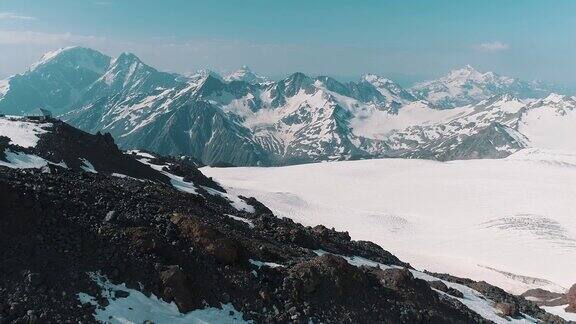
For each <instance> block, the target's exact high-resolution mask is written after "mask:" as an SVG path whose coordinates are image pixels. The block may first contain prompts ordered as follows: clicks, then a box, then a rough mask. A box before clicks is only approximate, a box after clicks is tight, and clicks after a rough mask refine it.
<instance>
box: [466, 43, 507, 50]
mask: <svg viewBox="0 0 576 324" xmlns="http://www.w3.org/2000/svg"><path fill="white" fill-rule="evenodd" d="M475 48H476V49H477V50H479V51H482V52H502V51H506V50H509V49H510V45H508V44H506V43H503V42H500V41H493V42H486V43H481V44H478V45H476V46H475Z"/></svg>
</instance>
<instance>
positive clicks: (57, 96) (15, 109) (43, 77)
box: [0, 47, 111, 115]
mask: <svg viewBox="0 0 576 324" xmlns="http://www.w3.org/2000/svg"><path fill="white" fill-rule="evenodd" d="M110 61H111V58H110V57H109V56H106V55H104V54H102V53H100V52H98V51H95V50H91V49H88V48H83V47H68V48H64V49H60V50H57V51H54V52H50V53H47V54H45V55H44V56H43V57H42V59H41V60H40V61H38V62H37V63H35V64H34V65H32V66H31V67H30V69H28V70H27V71H25V72H24V73H22V74H18V75H14V76H11V77H9V78H8V79H5V80H3V81H0V112H3V113H6V114H18V115H19V114H23V113H26V112H29V111H32V110H34V109H36V108H46V109H49V110H51V111H53V112H54V113H55V114H59V113H63V112H66V111H67V110H68V109H69V108H70V107H71V105H72V104H74V103H76V102H77V101H78V100H79V99H80V97H81V96H82V95H83V94H84V92H85V91H86V90H87V89H88V88H89V87H90V86H91V85H92V84H93V83H94V82H95V81H96V80H98V79H99V78H100V77H101V76H102V75H103V73H104V72H105V71H106V70H107V69H108V67H109V66H110Z"/></svg>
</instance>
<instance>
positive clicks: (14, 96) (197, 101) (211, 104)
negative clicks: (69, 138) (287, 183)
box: [0, 48, 573, 166]
mask: <svg viewBox="0 0 576 324" xmlns="http://www.w3.org/2000/svg"><path fill="white" fill-rule="evenodd" d="M69 74H75V75H74V76H73V77H69ZM55 76H58V77H55ZM69 78H70V79H71V80H82V82H75V83H74V86H73V87H72V88H70V87H71V86H70V85H69V84H68V81H67V80H68V79H69ZM2 84H5V86H3V90H2V91H3V93H4V94H3V95H0V111H2V112H4V113H7V114H20V113H24V114H25V113H26V111H29V110H32V109H33V108H37V106H41V107H45V108H48V109H53V110H54V112H55V113H56V114H58V113H62V114H61V115H60V118H62V119H63V120H66V121H68V122H69V123H71V124H73V125H75V126H77V127H79V128H81V129H83V130H85V131H88V132H91V133H95V132H98V131H103V132H110V133H111V134H112V136H113V137H114V138H115V140H116V142H117V143H118V144H119V146H120V147H121V148H123V149H146V150H149V151H153V152H157V153H160V154H163V155H174V156H181V155H187V156H191V157H193V158H195V159H198V160H200V161H202V162H203V163H205V164H211V165H214V164H221V165H263V166H266V165H286V164H298V163H309V162H320V161H335V160H351V159H365V158H379V157H405V158H430V159H438V160H452V159H471V158H499V157H505V156H507V155H509V154H511V153H513V152H515V151H517V150H518V149H520V148H523V147H526V146H531V145H533V143H537V144H539V143H544V144H545V145H549V144H550V142H553V141H556V142H558V141H561V142H562V145H559V146H565V141H562V139H560V140H558V139H550V138H541V137H542V136H543V135H541V134H542V133H543V131H541V130H537V132H536V133H535V134H536V136H537V137H539V138H538V139H537V140H536V142H533V141H531V140H529V139H528V140H527V138H529V137H530V136H529V135H531V134H532V133H534V132H533V131H532V128H533V127H532V125H537V126H538V125H541V124H545V123H542V122H541V121H537V120H536V121H535V120H532V119H530V122H527V121H526V120H527V119H526V118H528V117H529V116H528V115H522V114H517V113H518V112H519V111H520V110H522V109H524V110H526V111H528V110H529V111H545V110H546V111H547V110H549V109H548V108H546V107H549V106H551V105H564V106H567V107H568V106H570V102H571V101H573V98H571V97H567V96H560V95H552V97H555V98H557V99H558V98H560V102H557V103H554V104H552V103H551V101H546V103H544V101H543V100H544V99H541V100H540V101H539V102H540V103H541V105H540V108H537V106H536V105H535V104H533V103H532V101H533V100H528V99H525V98H526V97H530V96H541V95H544V94H547V90H545V89H544V88H542V87H540V88H533V87H531V85H529V84H526V83H523V82H520V81H518V80H515V79H511V78H506V77H501V76H498V75H496V74H494V73H481V72H478V71H476V70H474V69H473V68H471V67H466V68H465V69H462V70H457V71H453V72H451V73H450V74H449V75H448V76H446V77H444V78H441V79H439V80H437V81H434V82H430V83H425V84H420V85H418V86H416V87H415V88H413V89H403V88H402V87H401V86H399V85H398V84H396V83H394V82H393V81H391V80H389V79H386V78H384V77H379V76H376V75H365V76H364V77H363V78H362V79H361V80H360V81H359V82H339V81H337V80H335V79H333V78H331V77H326V76H318V77H311V76H308V75H306V74H303V73H294V74H291V75H289V76H287V77H286V78H284V79H281V80H278V81H269V80H264V79H263V78H261V77H259V76H257V75H256V74H254V73H253V72H251V71H250V70H249V69H248V68H246V67H245V68H242V69H241V70H239V71H236V72H235V73H232V74H230V75H228V76H225V77H221V76H219V75H217V74H215V73H213V72H210V71H204V72H201V73H198V74H195V75H192V76H188V77H185V76H180V75H176V74H170V73H165V72H160V71H158V70H156V69H154V68H152V67H150V66H148V65H146V64H145V63H143V62H142V61H141V60H140V59H138V58H137V57H136V56H135V55H133V54H129V53H124V54H121V55H120V56H119V57H118V58H110V57H108V56H106V55H103V54H101V53H99V52H96V51H94V50H90V49H86V48H69V49H64V50H60V51H57V52H55V53H52V54H50V55H48V56H47V57H45V58H44V59H43V60H41V61H40V62H39V63H37V64H35V65H34V67H33V68H31V69H30V70H29V71H27V72H25V73H23V74H22V75H18V76H14V77H12V78H9V79H7V80H4V81H3V82H2ZM32 86H33V88H34V91H33V92H32V93H33V94H34V95H32V96H30V95H27V96H26V97H29V98H23V97H24V95H23V94H24V93H30V89H29V88H30V87H32ZM447 88H449V90H450V91H448V92H446V93H444V94H443V95H442V97H443V98H448V97H449V98H451V100H452V99H455V100H456V101H455V102H457V103H458V104H465V105H464V106H458V107H454V105H456V104H450V105H447V106H442V105H438V102H436V101H435V99H434V98H433V97H434V96H436V97H438V96H439V95H436V94H432V93H433V92H439V91H440V92H441V91H445V90H446V89H447ZM43 89H47V93H46V92H45V91H44V90H43ZM454 89H456V90H454ZM471 89H472V90H471ZM526 89H531V90H530V91H528V90H526ZM452 90H454V91H452ZM524 90H526V91H524ZM532 90H534V91H532ZM55 91H56V92H62V93H65V94H66V95H63V96H60V97H58V96H56V97H54V96H53V93H54V92H55ZM446 91H447V90H446ZM470 92H472V93H473V94H470ZM459 96H463V98H464V99H462V100H460V99H458V98H459ZM58 98H59V99H58ZM56 99H58V100H56ZM422 99H426V100H422ZM439 108H450V109H439ZM571 111H572V109H571V108H570V109H568V110H566V111H565V113H564V115H562V113H561V112H558V111H556V110H554V112H553V113H549V114H547V116H545V119H551V120H553V122H555V123H562V121H561V120H560V119H562V120H568V119H569V118H572V117H571V116H572V113H571ZM558 116H562V117H561V118H558ZM541 126H542V127H544V126H545V125H541ZM538 127H540V126H538ZM565 128H566V135H564V136H563V138H566V137H569V136H570V135H571V132H570V130H569V129H568V128H567V127H565ZM524 130H526V132H527V133H526V134H525V133H524Z"/></svg>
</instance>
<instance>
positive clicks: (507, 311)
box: [494, 303, 519, 317]
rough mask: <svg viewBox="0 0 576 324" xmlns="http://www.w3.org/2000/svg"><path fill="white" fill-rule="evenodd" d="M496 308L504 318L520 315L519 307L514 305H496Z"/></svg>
mask: <svg viewBox="0 0 576 324" xmlns="http://www.w3.org/2000/svg"><path fill="white" fill-rule="evenodd" d="M494 307H495V308H496V309H497V310H498V311H499V312H500V314H502V315H504V316H511V317H514V316H517V315H518V314H519V313H518V307H516V305H515V304H512V303H496V305H495V306H494Z"/></svg>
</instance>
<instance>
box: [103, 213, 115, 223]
mask: <svg viewBox="0 0 576 324" xmlns="http://www.w3.org/2000/svg"><path fill="white" fill-rule="evenodd" d="M114 219H116V211H115V210H111V211H109V212H108V213H106V217H104V221H105V222H107V223H108V222H111V221H113V220H114Z"/></svg>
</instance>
